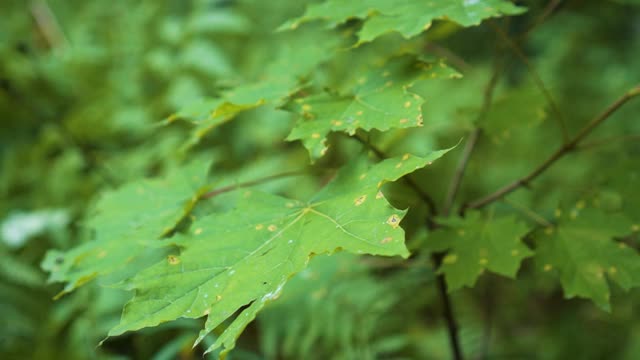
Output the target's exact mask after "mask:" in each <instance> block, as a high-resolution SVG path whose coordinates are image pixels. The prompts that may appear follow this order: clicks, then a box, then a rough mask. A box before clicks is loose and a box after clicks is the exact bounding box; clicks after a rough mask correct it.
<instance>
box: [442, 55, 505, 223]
mask: <svg viewBox="0 0 640 360" xmlns="http://www.w3.org/2000/svg"><path fill="white" fill-rule="evenodd" d="M500 69H501V66H500V61H499V60H498V58H497V56H496V61H495V64H494V67H493V74H492V75H491V79H489V83H488V84H487V86H486V87H485V90H484V96H483V99H482V107H481V108H480V111H479V112H478V117H477V118H476V121H475V125H476V128H475V129H474V130H473V131H472V132H471V135H470V136H469V139H468V140H467V144H466V145H465V148H464V152H463V153H462V157H461V158H460V161H459V162H458V166H457V167H456V172H455V174H454V175H453V179H452V180H451V184H450V185H449V190H448V191H447V197H446V198H445V201H444V207H443V210H442V213H443V215H444V216H448V215H449V212H450V211H451V207H452V206H453V203H454V201H455V199H456V195H457V194H458V191H459V190H460V184H462V179H463V177H464V173H465V171H466V169H467V164H468V163H469V159H471V154H472V153H473V150H474V149H475V146H476V144H477V142H478V139H479V138H480V134H481V132H482V129H481V128H480V127H479V125H480V123H481V122H482V121H483V120H484V118H485V117H486V116H487V113H488V112H489V109H490V108H491V103H492V102H493V94H494V91H495V89H496V85H497V84H498V78H499V77H500Z"/></svg>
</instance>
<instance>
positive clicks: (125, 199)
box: [42, 159, 211, 297]
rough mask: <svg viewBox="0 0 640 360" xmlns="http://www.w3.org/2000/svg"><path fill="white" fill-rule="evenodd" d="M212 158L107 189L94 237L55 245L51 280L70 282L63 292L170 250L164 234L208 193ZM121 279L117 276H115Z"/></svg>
mask: <svg viewBox="0 0 640 360" xmlns="http://www.w3.org/2000/svg"><path fill="white" fill-rule="evenodd" d="M210 165H211V161H209V160H205V159H195V160H193V161H191V162H189V163H188V164H186V165H184V166H182V167H179V168H177V169H174V170H173V171H171V172H170V174H169V175H168V176H167V177H166V178H163V179H145V180H140V181H136V182H132V183H130V184H127V185H125V186H122V187H120V188H119V189H117V190H113V191H108V192H105V193H104V194H103V195H102V196H101V197H100V199H99V201H98V202H97V204H96V205H95V207H94V209H93V211H92V215H91V216H90V218H89V219H88V221H87V222H86V224H85V227H87V228H89V229H92V230H93V231H94V232H95V236H94V239H93V240H91V241H89V242H87V243H85V244H82V245H80V246H78V247H76V248H74V249H72V250H70V251H68V252H61V251H49V252H48V253H47V255H46V257H45V259H44V261H43V264H42V266H43V268H44V269H45V270H47V271H50V272H51V276H50V279H49V281H58V282H66V283H67V285H66V286H65V288H64V290H63V291H62V292H61V293H60V294H59V295H58V297H59V296H61V295H63V294H65V293H68V292H70V291H72V290H74V289H75V288H77V287H79V286H81V285H83V284H85V283H87V282H88V281H91V280H92V279H94V278H96V277H97V276H103V277H104V276H106V275H109V274H112V273H116V272H122V271H124V272H126V273H127V274H128V273H130V272H131V266H137V268H138V269H141V268H144V267H145V266H147V265H150V264H152V263H154V262H155V261H157V260H158V258H160V257H164V256H165V255H166V251H168V249H164V248H162V247H161V244H160V243H159V241H158V239H159V238H160V237H162V236H164V235H166V234H168V233H169V232H170V231H171V230H173V228H174V227H175V226H176V225H177V224H178V223H179V222H180V221H181V220H182V219H183V218H184V217H185V216H186V215H187V214H188V213H189V212H190V211H191V209H192V208H193V206H195V204H196V203H197V201H198V200H199V197H200V196H201V195H202V194H204V193H206V191H207V190H208V187H207V186H205V181H206V178H207V177H206V175H207V173H208V171H209V167H210ZM114 281H115V279H114Z"/></svg>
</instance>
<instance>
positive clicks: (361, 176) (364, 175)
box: [358, 174, 367, 180]
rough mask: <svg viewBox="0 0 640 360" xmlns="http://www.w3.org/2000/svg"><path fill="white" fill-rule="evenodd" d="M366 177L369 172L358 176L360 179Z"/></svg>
mask: <svg viewBox="0 0 640 360" xmlns="http://www.w3.org/2000/svg"><path fill="white" fill-rule="evenodd" d="M366 177H367V174H362V175H360V176H359V177H358V179H360V180H363V179H364V178H366Z"/></svg>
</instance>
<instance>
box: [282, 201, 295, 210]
mask: <svg viewBox="0 0 640 360" xmlns="http://www.w3.org/2000/svg"><path fill="white" fill-rule="evenodd" d="M284 206H286V207H288V208H289V209H291V208H292V207H294V206H295V204H294V203H292V202H288V203H286V204H284Z"/></svg>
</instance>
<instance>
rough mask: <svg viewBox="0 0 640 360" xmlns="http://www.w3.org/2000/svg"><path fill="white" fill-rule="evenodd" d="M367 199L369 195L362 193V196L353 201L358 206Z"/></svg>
mask: <svg viewBox="0 0 640 360" xmlns="http://www.w3.org/2000/svg"><path fill="white" fill-rule="evenodd" d="M365 200H367V195H362V196H358V197H357V198H356V199H355V200H354V201H353V203H354V204H355V205H356V206H360V205H362V204H363V203H364V201H365Z"/></svg>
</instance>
